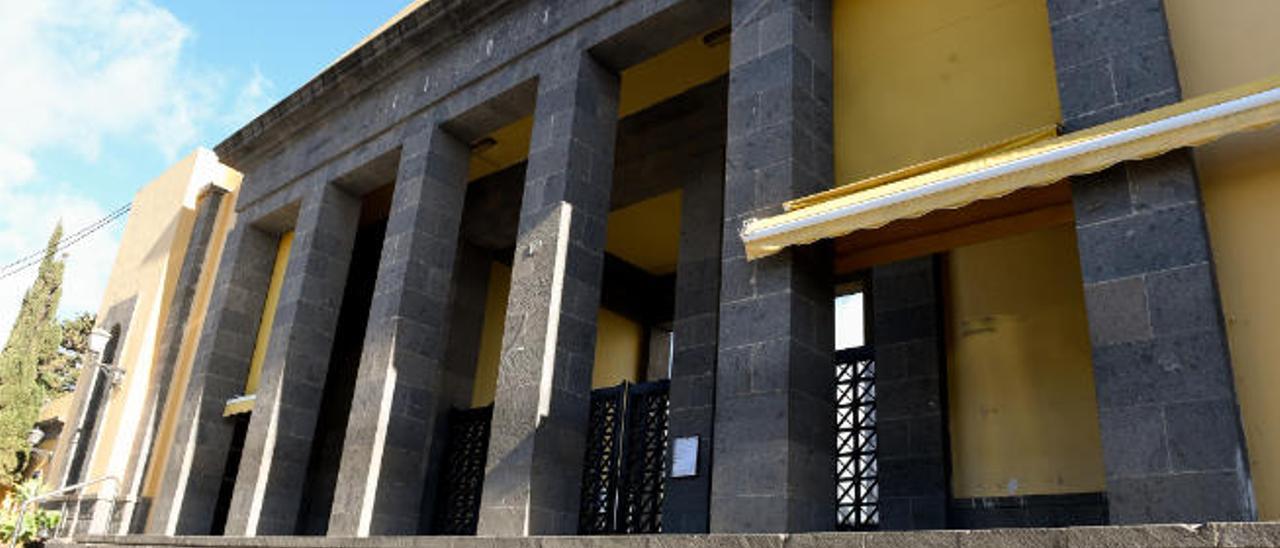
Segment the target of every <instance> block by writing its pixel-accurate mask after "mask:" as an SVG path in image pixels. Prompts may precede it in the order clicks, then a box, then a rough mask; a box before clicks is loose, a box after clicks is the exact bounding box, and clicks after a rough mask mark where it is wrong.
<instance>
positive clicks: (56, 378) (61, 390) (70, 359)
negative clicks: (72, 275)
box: [39, 312, 95, 400]
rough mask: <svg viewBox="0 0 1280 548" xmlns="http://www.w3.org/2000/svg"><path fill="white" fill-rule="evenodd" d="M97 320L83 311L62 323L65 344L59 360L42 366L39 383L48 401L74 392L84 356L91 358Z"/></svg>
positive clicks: (63, 342) (61, 345)
mask: <svg viewBox="0 0 1280 548" xmlns="http://www.w3.org/2000/svg"><path fill="white" fill-rule="evenodd" d="M94 321H95V317H94V315H93V314H90V313H88V312H81V313H80V314H78V315H76V316H75V317H72V318H69V319H66V320H63V321H62V343H61V344H60V345H59V350H60V351H59V352H58V355H57V357H56V358H54V359H53V360H50V361H49V362H47V363H43V364H41V367H40V375H39V382H40V388H42V389H43V390H44V392H45V398H46V399H48V400H53V399H55V398H57V397H58V396H61V395H63V394H65V393H67V392H70V391H72V390H75V387H76V385H75V382H76V376H77V374H78V373H79V371H80V366H81V365H83V364H84V359H85V356H88V355H89V333H90V332H91V331H93V323H94Z"/></svg>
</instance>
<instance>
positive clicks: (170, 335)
mask: <svg viewBox="0 0 1280 548" xmlns="http://www.w3.org/2000/svg"><path fill="white" fill-rule="evenodd" d="M226 193H227V190H226V189H224V188H222V187H219V186H216V185H209V186H207V187H205V188H204V189H203V190H201V191H200V195H199V196H198V197H197V198H196V212H195V215H196V218H195V222H194V224H193V225H192V227H191V236H190V238H189V239H188V240H187V250H186V252H185V253H183V256H182V266H181V267H180V268H179V270H178V281H177V283H176V284H175V285H174V293H173V298H172V301H171V304H170V305H169V314H168V316H166V317H165V320H164V330H163V331H162V332H161V335H160V344H159V352H158V353H157V356H158V360H157V361H156V362H155V363H156V370H155V372H154V373H152V377H151V379H152V380H151V386H150V387H148V390H147V391H148V393H149V395H148V397H147V400H146V402H145V404H144V408H143V412H142V416H143V417H145V419H144V420H145V422H144V423H143V424H144V425H145V427H144V430H143V431H142V433H141V435H138V436H136V437H135V438H134V442H133V449H132V451H131V453H130V459H129V462H130V463H131V464H132V466H131V468H130V470H129V474H128V476H127V477H126V478H125V481H124V485H126V486H127V487H126V489H128V491H127V492H126V493H124V496H125V497H127V499H126V501H127V502H126V503H125V508H123V510H122V511H121V520H122V522H123V523H122V527H121V528H122V530H123V531H125V532H128V531H131V530H133V528H134V527H135V525H134V519H135V518H138V517H142V518H145V516H146V514H145V511H146V509H147V504H146V503H142V505H141V506H136V505H137V504H138V502H139V501H138V500H137V498H138V496H139V494H140V492H141V490H142V482H143V481H145V480H146V477H147V471H148V470H149V469H150V468H151V455H152V444H153V443H154V440H155V435H156V432H157V431H158V430H159V429H160V421H161V419H162V418H163V416H164V415H163V413H164V410H165V405H166V403H167V402H168V400H169V385H171V384H172V383H173V370H174V368H176V367H177V365H178V354H179V352H180V351H181V350H182V343H183V336H182V335H183V332H184V331H185V329H186V326H187V320H188V319H189V317H190V316H191V304H192V302H193V301H195V297H196V288H197V287H198V286H199V282H200V276H201V273H202V271H203V270H204V262H205V255H206V254H207V253H208V251H209V241H210V240H212V239H213V228H214V225H215V224H216V223H217V220H218V211H219V210H220V209H221V207H222V198H223V196H225V195H226ZM135 508H138V509H140V510H141V512H135ZM135 513H138V514H140V515H139V516H135V515H134V514H135Z"/></svg>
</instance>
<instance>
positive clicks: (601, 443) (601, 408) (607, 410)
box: [578, 383, 627, 534]
mask: <svg viewBox="0 0 1280 548" xmlns="http://www.w3.org/2000/svg"><path fill="white" fill-rule="evenodd" d="M626 394H627V392H626V384H625V383H624V384H621V385H618V386H615V387H612V388H601V389H599V390H593V391H592V392H591V414H590V418H589V419H588V420H589V421H590V426H589V427H588V429H587V452H586V456H585V458H583V461H582V466H583V469H582V503H581V504H582V506H581V509H580V510H579V513H578V531H579V532H580V533H582V534H605V533H612V532H613V531H614V519H615V517H616V516H615V513H616V510H617V494H618V493H617V491H618V469H619V462H618V455H619V453H621V443H622V416H623V404H624V400H625V398H626Z"/></svg>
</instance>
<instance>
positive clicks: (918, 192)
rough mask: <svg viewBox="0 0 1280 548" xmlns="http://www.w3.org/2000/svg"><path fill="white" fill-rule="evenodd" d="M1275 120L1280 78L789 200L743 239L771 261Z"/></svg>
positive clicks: (749, 227)
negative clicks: (796, 248) (794, 250)
mask: <svg viewBox="0 0 1280 548" xmlns="http://www.w3.org/2000/svg"><path fill="white" fill-rule="evenodd" d="M1277 122H1280V78H1272V79H1268V80H1264V81H1260V82H1255V83H1252V84H1248V85H1245V86H1241V87H1238V88H1233V89H1229V90H1226V91H1222V92H1219V93H1215V94H1211V95H1205V96H1202V97H1197V98H1194V99H1189V100H1186V101H1182V102H1180V103H1175V104H1173V105H1169V106H1166V107H1162V108H1158V109H1154V110H1150V111H1147V112H1144V113H1141V114H1137V115H1134V116H1130V117H1128V118H1122V119H1120V120H1116V121H1114V122H1111V123H1107V124H1103V125H1100V126H1096V127H1093V128H1090V129H1087V130H1083V131H1078V132H1075V133H1071V134H1067V135H1063V136H1061V137H1056V138H1051V139H1046V140H1039V141H1036V136H1035V135H1033V134H1032V135H1027V136H1021V137H1019V138H1017V139H1015V140H1014V141H1011V143H1013V144H1015V146H1014V148H1012V149H1006V150H1004V151H1002V152H994V153H992V152H990V150H991V149H987V151H986V152H985V153H984V154H979V155H977V156H978V157H976V158H971V159H966V158H964V157H963V155H962V156H959V157H950V158H945V159H940V160H937V161H934V162H927V163H925V164H921V165H919V166H914V167H913V168H908V169H907V170H899V171H898V172H895V173H891V174H886V175H884V176H878V177H873V178H871V179H867V180H864V181H859V182H857V183H854V184H851V185H845V186H841V187H837V188H833V189H831V190H829V191H826V192H821V193H818V194H814V195H811V196H806V197H804V198H800V199H797V200H792V201H791V202H787V204H785V205H786V209H787V211H786V212H785V213H782V214H779V215H775V216H772V217H767V218H764V219H754V220H752V221H749V222H748V223H747V224H746V226H745V227H743V230H742V241H743V243H744V244H745V246H746V252H747V258H748V259H757V258H760V257H766V256H769V255H772V254H774V253H777V252H778V251H781V250H782V249H785V248H787V247H788V246H793V245H802V244H807V243H811V242H815V241H818V240H822V239H825V238H834V237H838V236H844V235H846V234H850V233H852V232H855V231H858V230H865V229H870V228H877V227H880V226H883V225H885V224H888V223H890V222H893V221H897V220H900V219H911V218H916V217H920V216H922V215H925V214H927V213H930V212H932V211H937V210H942V209H955V208H959V207H963V206H965V205H968V204H970V203H973V202H975V201H977V200H985V199H989V198H998V197H1001V196H1004V195H1007V194H1009V193H1012V192H1014V191H1016V190H1019V189H1023V188H1028V187H1036V186H1044V185H1049V184H1052V183H1055V182H1057V181H1060V180H1062V179H1065V178H1067V177H1071V176H1074V175H1083V174H1086V173H1093V172H1097V171H1101V170H1103V169H1106V168H1108V167H1111V166H1113V165H1115V164H1117V163H1120V162H1124V161H1127V160H1138V159H1143V158H1150V157H1153V156H1159V155H1160V154H1163V153H1165V152H1168V151H1170V150H1174V149H1178V148H1182V147H1188V146H1196V145H1201V144H1204V143H1207V142H1210V141H1213V140H1215V139H1218V138H1220V137H1223V136H1225V135H1230V134H1232V133H1237V132H1242V131H1248V130H1255V129H1262V128H1264V127H1267V126H1270V125H1273V124H1276V123H1277ZM1006 144H1008V143H1006ZM1017 145H1020V146H1017ZM971 155H972V154H971ZM956 161H959V163H956ZM941 165H946V167H940V166H941ZM933 166H939V167H936V169H933V168H932V167H933Z"/></svg>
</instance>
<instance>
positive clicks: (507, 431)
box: [479, 52, 618, 536]
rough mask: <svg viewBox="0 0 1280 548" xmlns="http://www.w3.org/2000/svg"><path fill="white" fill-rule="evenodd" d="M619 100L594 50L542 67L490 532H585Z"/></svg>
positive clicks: (504, 364) (510, 316)
mask: <svg viewBox="0 0 1280 548" xmlns="http://www.w3.org/2000/svg"><path fill="white" fill-rule="evenodd" d="M617 101H618V76H617V75H616V74H614V73H612V72H610V71H609V70H607V69H605V68H604V67H602V66H600V65H599V64H598V63H597V62H596V61H595V60H593V59H591V58H590V56H589V55H587V54H585V53H581V52H574V53H571V54H569V55H568V57H567V58H564V59H562V60H561V62H560V63H559V64H558V65H556V66H550V67H547V68H546V71H545V72H543V73H542V74H541V75H540V80H539V83H538V103H537V107H536V110H535V113H534V128H533V137H532V143H531V145H530V151H529V163H528V168H527V172H526V175H525V179H526V180H525V188H524V198H523V201H522V203H521V206H520V226H519V236H518V239H517V244H516V250H515V261H514V265H513V267H512V281H511V295H510V297H509V300H508V304H507V317H506V326H505V329H504V333H503V341H502V358H501V369H500V370H499V372H498V388H497V397H496V402H495V406H494V413H493V426H492V433H491V435H490V441H489V459H488V466H487V474H486V478H485V484H484V495H483V498H482V502H481V510H480V524H479V531H480V534H481V535H496V536H522V535H536V534H572V533H575V532H577V523H578V505H579V497H580V493H579V485H580V483H581V479H582V458H583V451H584V447H585V443H586V433H585V432H586V427H587V413H588V407H589V399H590V392H591V370H592V366H593V363H594V350H595V338H596V314H597V308H598V307H599V302H600V283H601V275H602V270H603V264H604V242H605V240H604V236H605V222H606V217H607V215H608V211H609V193H610V190H611V189H610V186H611V183H612V176H613V148H614V141H615V133H616V127H617V118H618V110H617V109H618V106H617Z"/></svg>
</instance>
